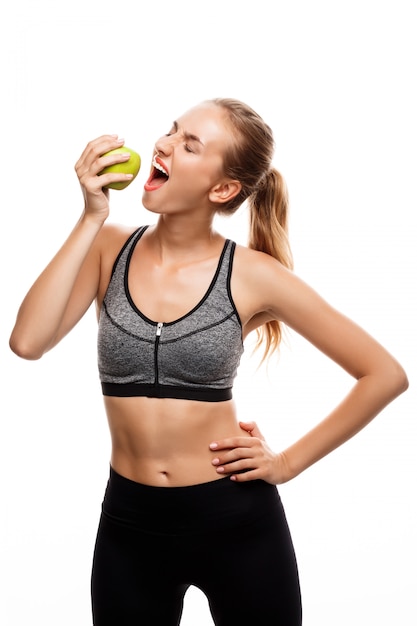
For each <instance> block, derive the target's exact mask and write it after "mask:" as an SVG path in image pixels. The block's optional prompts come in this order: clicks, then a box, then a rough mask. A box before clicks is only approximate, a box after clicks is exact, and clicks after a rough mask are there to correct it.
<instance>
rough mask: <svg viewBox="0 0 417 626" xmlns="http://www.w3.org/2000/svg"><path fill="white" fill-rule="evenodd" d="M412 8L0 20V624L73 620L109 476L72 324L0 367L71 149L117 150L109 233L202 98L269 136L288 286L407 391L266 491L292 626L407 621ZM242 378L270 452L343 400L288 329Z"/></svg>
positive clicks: (244, 409)
mask: <svg viewBox="0 0 417 626" xmlns="http://www.w3.org/2000/svg"><path fill="white" fill-rule="evenodd" d="M413 5H414V3H413V2H411V1H410V2H406V1H404V0H396V1H395V2H393V1H379V2H376V1H375V2H372V1H370V0H361V1H358V0H351V1H350V2H335V1H330V0H328V1H325V0H318V1H316V2H309V1H308V0H305V1H304V2H303V1H297V0H291V1H287V2H281V1H276V2H272V1H271V0H257V1H256V2H254V1H252V2H247V1H244V0H237V1H235V0H231V1H228V2H226V1H225V0H222V1H218V0H210V1H209V2H207V3H205V4H203V3H199V2H192V1H185V0H171V1H170V2H168V1H165V0H159V1H156V2H146V3H145V2H137V1H129V0H125V1H124V2H119V3H117V2H114V1H112V2H109V1H108V0H101V1H100V2H96V1H89V0H86V1H85V2H84V3H83V4H82V5H81V4H80V3H60V2H56V1H52V0H50V1H47V0H25V1H22V2H18V1H16V2H14V3H8V4H7V6H6V8H3V12H2V18H1V25H0V42H1V43H0V45H1V50H0V53H1V57H0V59H1V68H2V71H1V82H2V94H3V95H2V98H1V122H2V124H1V128H2V130H1V134H2V141H1V183H2V187H1V200H2V202H1V208H2V228H1V231H0V237H1V245H0V253H1V269H2V280H1V294H2V295H1V311H2V323H1V327H0V331H1V338H0V339H1V344H0V350H1V353H0V358H1V366H2V375H1V381H2V385H1V386H2V409H1V422H0V424H1V426H0V428H1V433H0V445H1V449H0V459H1V468H0V469H1V474H0V476H1V479H0V480H1V486H0V507H1V513H0V524H1V529H0V531H1V532H0V577H1V581H0V589H1V591H0V594H1V595H0V622H1V624H4V625H5V626H22V625H25V626H26V625H29V624H31V625H38V624H39V625H42V626H58V625H59V626H74V625H77V626H84V625H85V626H88V625H89V624H91V618H90V599H89V577H90V566H91V556H92V550H93V545H94V539H95V533H96V527H97V522H98V517H99V511H100V505H101V499H102V496H103V492H104V487H105V482H106V479H107V474H108V459H109V437H108V433H107V426H106V422H105V417H104V410H103V408H102V399H101V395H100V389H99V383H98V377H97V370H96V353H95V332H96V329H95V325H96V323H95V319H94V314H93V310H92V309H91V310H90V311H89V312H88V313H87V315H86V317H85V318H84V319H83V320H82V322H81V323H80V324H79V326H78V327H77V328H76V329H75V330H74V331H73V332H72V334H71V336H70V337H69V338H66V339H65V340H64V341H63V342H62V344H61V345H60V346H58V347H57V348H56V349H55V350H54V351H52V352H51V353H49V354H48V355H46V356H45V357H44V358H43V359H42V360H41V361H38V362H34V363H33V362H24V361H22V360H20V359H18V358H17V357H16V356H15V355H13V354H12V353H11V352H10V351H9V348H8V337H9V334H10V331H11V328H12V325H13V323H14V318H15V315H16V311H17V308H18V306H19V304H20V301H21V300H22V298H23V296H24V294H25V293H26V291H27V289H28V287H29V286H30V284H31V282H32V281H33V280H34V279H35V277H36V276H37V275H38V273H39V272H40V271H41V269H42V268H43V267H44V265H45V264H46V263H47V261H48V260H49V259H50V258H51V256H52V255H53V253H54V252H55V251H56V250H57V248H58V247H59V245H60V244H61V242H62V241H63V240H64V238H65V237H66V235H67V233H68V232H69V230H70V229H71V228H72V226H73V224H74V223H75V221H76V220H77V219H78V216H79V215H80V212H81V208H82V198H81V193H80V190H79V186H78V182H77V180H76V177H75V173H74V170H73V166H74V163H75V161H76V160H77V158H78V156H79V154H80V153H81V151H82V150H83V148H84V146H85V144H86V143H87V141H89V140H90V139H92V138H94V137H96V136H98V135H100V134H103V133H113V132H114V133H118V134H119V135H120V136H122V137H125V139H126V144H127V145H128V146H131V147H133V148H135V149H136V150H138V151H139V152H140V154H141V155H142V158H143V167H142V170H141V172H140V174H139V177H138V179H137V180H135V181H134V183H132V185H131V187H129V188H128V189H126V190H125V191H123V192H113V193H112V207H113V212H112V216H111V219H112V220H113V221H122V222H126V223H132V224H142V223H146V222H148V221H149V220H152V219H153V218H152V216H149V215H147V214H146V212H145V211H144V210H143V209H142V208H141V189H142V186H143V182H144V180H145V179H146V177H147V172H148V169H149V161H150V155H151V150H152V145H153V142H154V141H155V139H156V138H157V137H159V136H160V135H161V134H163V133H165V132H167V130H168V129H169V127H170V125H171V122H172V120H173V119H174V118H176V117H177V116H178V115H180V114H181V113H183V112H184V110H186V109H187V108H189V107H191V106H193V105H194V104H196V103H198V102H200V101H201V100H203V99H205V98H210V97H216V96H230V97H236V98H240V99H242V100H244V101H246V102H248V103H249V104H251V105H252V106H253V107H254V108H255V109H257V110H258V112H259V113H261V115H262V116H263V117H264V118H265V119H266V121H267V122H268V123H269V124H270V125H271V126H272V127H273V129H274V132H275V136H276V142H277V152H276V159H275V164H276V166H277V167H278V168H279V169H281V171H282V173H283V174H284V176H285V178H286V179H287V183H288V186H289V190H290V196H291V224H290V225H291V241H292V246H293V251H294V256H295V270H296V272H297V273H298V274H299V275H300V276H302V277H303V278H304V279H305V280H306V281H307V282H309V283H310V284H312V285H313V286H314V287H315V288H316V289H317V290H318V291H319V292H320V293H322V295H324V296H325V297H326V298H327V299H328V300H330V301H331V302H332V303H333V304H334V305H335V306H336V307H338V308H340V309H342V310H343V311H344V312H345V313H346V314H347V315H349V316H350V317H353V318H354V319H355V320H356V321H357V322H358V323H360V324H361V325H362V326H364V327H365V328H366V329H367V330H369V331H370V332H371V333H372V334H373V335H374V336H376V337H377V338H378V339H379V340H380V341H381V342H382V343H383V344H384V345H386V347H387V348H388V349H389V350H391V351H392V352H393V354H394V355H395V356H396V357H397V358H398V359H399V361H400V362H401V363H402V364H403V366H404V367H405V369H406V370H407V372H408V375H409V378H410V382H411V387H410V389H409V391H407V393H406V394H404V395H403V396H401V397H400V398H399V399H398V400H396V401H395V402H394V403H393V404H392V405H390V406H389V407H388V408H387V409H386V410H385V411H384V412H383V413H382V414H381V415H380V416H379V417H378V418H377V419H376V420H375V421H374V422H372V424H371V425H370V426H369V427H368V428H366V429H365V430H364V431H363V432H362V433H361V434H360V435H358V436H357V437H356V438H355V439H354V440H352V441H351V442H349V443H348V444H346V445H345V446H343V447H342V448H341V449H339V450H338V451H336V452H335V453H333V454H332V455H330V456H329V457H327V458H326V459H324V460H323V461H321V462H320V463H319V464H317V465H316V466H314V467H313V468H311V469H310V470H308V471H307V472H305V473H304V474H303V475H302V476H300V477H298V478H297V479H295V480H294V481H292V482H291V483H289V484H286V485H284V486H282V487H281V488H280V492H281V495H282V498H283V501H284V505H285V507H286V510H287V516H288V519H289V523H290V526H291V529H292V534H293V539H294V543H295V547H296V551H297V555H298V562H299V568H300V576H301V584H302V591H303V601H304V615H305V618H304V624H305V625H306V626H335V625H337V626H348V625H349V626H351V624H355V626H372V625H374V624H375V625H378V626H386V625H387V626H388V625H391V624H407V625H408V624H416V623H417V617H416V610H415V589H416V588H417V580H416V567H415V562H416V558H417V554H416V541H415V528H416V521H417V520H416V504H415V494H416V488H415V483H416V443H417V441H416V439H417V430H416V422H415V407H416V393H415V389H414V384H413V383H414V378H415V373H416V319H417V311H416V304H415V292H416V267H417V263H416V261H417V258H416V256H417V255H416V235H417V233H416V225H415V213H416V209H417V193H416V166H417V159H416V145H417V132H416V131H417V128H416V111H417V98H416V59H417V45H416V36H415V33H416V19H415V17H414V14H413ZM246 217H247V215H246V213H245V210H242V211H241V212H240V213H238V214H237V215H236V216H235V217H234V218H232V219H231V220H229V221H223V220H222V221H221V223H220V224H219V228H221V229H222V230H223V232H224V234H226V235H228V236H231V237H233V238H234V239H235V240H237V241H239V242H242V243H244V242H245V241H246ZM341 340H343V337H341ZM256 365H257V360H256V358H255V359H251V358H250V349H249V348H248V350H247V354H246V356H245V358H244V360H243V362H242V366H241V371H240V374H241V376H240V378H239V380H238V382H237V384H236V393H235V397H236V400H237V403H238V406H239V408H240V412H241V416H242V418H244V419H253V418H254V419H256V420H257V421H258V423H259V425H260V427H261V429H262V430H263V431H264V433H265V435H266V436H267V438H268V441H269V443H270V445H271V446H272V447H273V448H275V449H276V450H279V449H281V448H283V447H285V446H286V445H288V444H289V443H291V442H292V441H293V440H294V439H295V438H297V437H298V436H299V435H301V434H302V433H304V432H305V431H306V430H307V429H308V428H310V427H312V426H313V425H314V424H315V423H316V422H317V421H318V420H319V419H321V418H322V417H324V416H325V415H326V413H327V412H328V411H329V410H330V409H331V408H332V407H333V406H334V405H335V404H336V403H337V402H338V401H339V400H340V399H341V397H342V395H343V394H344V393H345V392H346V391H347V390H348V388H349V386H350V384H351V382H352V381H351V380H348V379H347V376H346V375H345V374H344V372H341V371H340V370H339V369H338V368H337V367H336V366H335V365H334V364H333V363H331V362H329V361H328V360H327V359H325V358H324V357H323V356H322V355H321V354H320V353H318V352H317V351H316V350H314V349H312V348H311V347H310V346H309V345H307V344H306V342H305V341H304V340H301V339H300V338H298V337H297V336H295V335H294V334H290V335H289V337H288V340H287V342H286V343H285V344H284V345H283V347H282V350H281V356H280V360H279V362H276V361H275V360H273V362H272V363H271V366H270V368H269V373H268V375H266V373H265V371H264V370H261V371H260V372H256ZM214 557H216V555H214ZM218 558H219V564H220V563H221V562H222V555H218ZM256 574H257V573H256V572H251V571H248V576H256ZM230 575H231V576H233V567H231V570H230ZM225 593H227V590H225ZM244 601H245V599H244V597H241V598H236V602H244ZM181 624H182V626H205V625H209V624H212V620H211V618H210V615H209V611H208V608H207V602H206V600H205V598H204V597H203V596H202V594H201V593H200V592H198V591H196V590H193V589H191V590H190V591H189V592H188V594H187V596H186V601H185V609H184V615H183V619H182V622H181Z"/></svg>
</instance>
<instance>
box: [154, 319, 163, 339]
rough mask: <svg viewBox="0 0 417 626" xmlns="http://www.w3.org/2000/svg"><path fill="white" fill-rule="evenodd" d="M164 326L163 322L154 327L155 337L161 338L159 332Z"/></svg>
mask: <svg viewBox="0 0 417 626" xmlns="http://www.w3.org/2000/svg"><path fill="white" fill-rule="evenodd" d="M163 325H164V323H163V322H158V324H157V325H156V336H157V337H160V336H161V332H162V326H163Z"/></svg>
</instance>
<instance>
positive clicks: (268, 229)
mask: <svg viewBox="0 0 417 626" xmlns="http://www.w3.org/2000/svg"><path fill="white" fill-rule="evenodd" d="M209 102H210V103H212V104H215V105H216V106H220V107H222V108H223V110H224V111H225V114H226V119H227V120H228V122H229V124H230V128H231V131H232V140H231V141H230V143H229V145H228V148H227V149H226V151H225V154H224V158H223V167H224V174H225V175H226V176H228V177H230V178H231V179H232V180H238V181H239V182H240V183H241V186H242V187H241V190H240V192H239V193H238V194H237V195H236V196H235V197H234V198H233V199H232V200H230V201H229V202H228V203H227V204H224V205H222V207H221V209H218V212H219V213H222V214H225V215H231V214H232V213H234V211H236V210H237V209H238V208H239V207H240V206H241V205H242V203H243V202H245V201H247V202H248V205H249V208H250V236H249V248H252V249H254V250H259V251H261V252H266V254H269V255H270V256H272V257H274V259H277V260H278V261H279V262H280V263H282V264H283V265H284V266H285V267H288V268H289V269H292V266H293V262H292V254H291V249H290V245H289V242H288V224H287V220H288V193H287V187H286V185H285V181H284V179H283V178H282V176H281V174H280V173H279V172H278V171H277V170H276V169H274V168H271V163H272V158H273V153H274V137H273V133H272V130H271V128H270V127H269V126H268V125H267V124H266V123H265V122H264V120H263V119H262V118H261V117H260V115H259V114H258V113H256V111H254V110H253V109H252V108H251V107H249V106H248V105H247V104H244V103H243V102H241V101H239V100H233V99H231V98H215V99H213V100H210V101H209ZM257 335H258V338H257V343H256V346H255V349H257V348H259V347H260V346H261V345H264V346H265V350H264V354H263V357H262V361H264V360H265V358H266V357H267V356H268V355H269V354H270V353H271V352H273V351H274V350H275V349H277V348H278V346H279V344H280V341H281V338H282V328H281V324H280V322H278V321H276V320H273V321H271V322H266V323H265V324H263V325H262V326H261V327H260V328H258V329H257ZM262 361H261V362H262Z"/></svg>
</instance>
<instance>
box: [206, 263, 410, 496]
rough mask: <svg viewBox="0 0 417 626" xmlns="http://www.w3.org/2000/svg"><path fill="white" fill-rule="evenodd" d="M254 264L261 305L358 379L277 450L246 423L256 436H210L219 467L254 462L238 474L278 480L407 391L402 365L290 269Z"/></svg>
mask: <svg viewBox="0 0 417 626" xmlns="http://www.w3.org/2000/svg"><path fill="white" fill-rule="evenodd" d="M257 265H258V267H257V270H256V272H255V274H253V268H254V264H253V263H252V264H251V270H250V276H249V281H252V280H253V285H252V289H253V293H256V294H257V296H256V298H257V299H258V300H259V309H258V310H263V311H265V312H266V313H267V314H268V316H270V317H271V318H274V319H279V320H280V321H282V322H284V323H285V324H287V325H288V326H289V327H291V328H293V329H294V330H295V331H297V332H298V333H300V334H301V335H302V336H304V337H305V338H306V339H307V340H308V341H310V342H311V343H312V344H313V345H315V346H316V347H317V348H318V349H319V350H321V352H323V353H324V354H326V355H327V356H328V357H329V358H331V359H332V360H333V361H335V363H337V364H338V365H340V366H341V367H342V368H343V369H345V370H346V371H347V372H348V373H349V374H350V375H351V376H352V377H353V378H354V379H355V380H356V382H355V383H354V385H353V387H352V389H351V391H350V392H349V393H348V394H347V396H346V397H345V398H343V400H342V401H341V402H340V404H339V405H338V406H337V407H336V408H335V409H334V410H333V411H332V412H331V413H330V414H329V415H328V416H326V417H325V418H324V419H323V421H321V422H320V423H319V424H318V425H317V426H315V427H314V428H313V429H312V430H311V431H309V432H308V433H307V434H306V435H304V436H303V437H302V438H301V439H300V440H298V441H297V442H295V443H294V444H293V445H292V446H290V447H289V448H287V449H286V450H284V451H283V452H281V453H280V454H277V455H276V454H273V453H272V452H271V451H270V449H269V448H268V446H267V445H266V443H265V441H264V440H263V438H262V437H261V436H260V433H259V431H257V430H256V429H255V430H254V428H253V427H248V428H245V426H244V425H242V427H243V428H244V429H245V430H249V431H252V432H251V434H252V435H255V433H258V436H256V435H255V436H252V437H250V438H247V437H243V438H234V439H233V440H232V439H230V440H225V441H222V442H213V443H214V444H217V447H215V446H214V447H213V446H211V449H212V450H218V451H219V455H218V457H217V459H215V460H214V464H215V465H217V467H218V468H220V472H222V471H225V472H227V473H229V474H233V473H234V472H236V471H238V470H241V469H248V468H254V469H252V471H249V472H247V473H243V474H238V475H236V476H235V477H234V478H235V479H236V480H239V481H242V480H253V479H255V478H263V479H264V480H267V481H268V482H272V483H275V484H278V483H282V482H286V481H288V480H290V479H291V478H294V477H295V476H297V475H298V474H300V473H301V472H302V471H304V470H305V469H307V468H308V467H310V466H311V465H313V463H315V462H317V461H318V460H319V459H321V458H323V457H324V456H325V455H327V454H329V453H330V452H331V451H332V450H334V449H335V448H337V447H338V446H340V445H341V444H343V443H344V442H345V441H347V440H348V439H350V438H351V437H352V436H354V435H355V434H356V433H358V432H359V431H360V430H361V429H362V428H364V427H365V426H366V425H367V424H368V423H369V422H370V421H371V420H372V419H373V418H374V417H375V416H376V415H377V414H378V413H380V411H382V409H384V407H386V406H387V405H388V404H389V403H390V402H391V401H392V400H394V398H396V397H397V396H398V395H400V394H401V393H402V392H404V391H405V390H406V389H407V387H408V381H407V376H406V374H405V372H404V370H403V368H402V367H401V365H400V364H399V363H398V361H397V360H396V359H395V358H394V357H393V356H392V355H391V354H390V353H389V352H388V351H387V350H386V349H385V348H384V347H383V346H381V344H380V343H378V342H377V341H376V340H375V339H374V338H373V337H371V336H370V335H369V334H368V333H367V332H365V331H364V330H363V329H362V328H360V327H359V326H358V325H357V324H355V323H354V322H353V321H352V320H350V319H348V318H347V317H345V316H344V315H342V314H341V313H340V312H338V311H336V310H335V309H334V308H332V307H331V306H330V305H329V304H328V303H327V302H326V301H325V300H323V298H321V297H320V296H319V295H318V294H317V293H316V292H315V291H314V290H313V289H311V287H309V286H308V285H306V284H305V283H304V282H303V281H302V280H300V279H299V278H298V277H297V276H295V275H294V274H293V273H292V272H290V271H288V270H286V269H285V268H283V267H282V266H281V265H279V264H278V263H277V262H275V261H273V260H272V259H271V260H269V259H268V258H265V257H264V258H262V260H261V261H260V263H259V262H258V264H257ZM252 276H253V278H252ZM255 281H256V282H255ZM252 426H254V425H252ZM220 451H221V452H220Z"/></svg>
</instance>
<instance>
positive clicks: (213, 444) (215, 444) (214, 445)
mask: <svg viewBox="0 0 417 626" xmlns="http://www.w3.org/2000/svg"><path fill="white" fill-rule="evenodd" d="M210 448H211V449H212V450H215V449H216V448H217V443H215V442H213V443H211V444H210Z"/></svg>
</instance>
